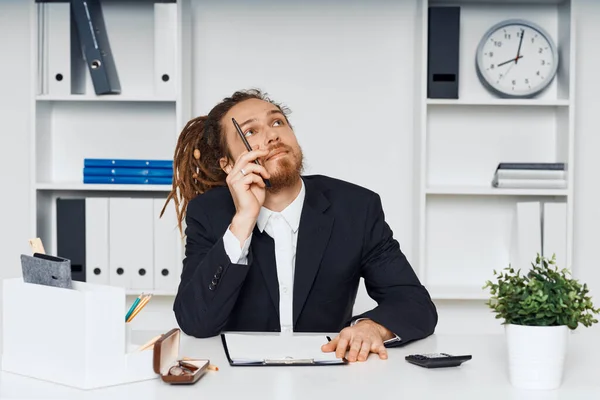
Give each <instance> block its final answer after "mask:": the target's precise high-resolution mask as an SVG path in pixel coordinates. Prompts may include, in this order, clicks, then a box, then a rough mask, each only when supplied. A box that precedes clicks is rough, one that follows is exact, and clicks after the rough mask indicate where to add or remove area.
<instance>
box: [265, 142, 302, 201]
mask: <svg viewBox="0 0 600 400" xmlns="http://www.w3.org/2000/svg"><path fill="white" fill-rule="evenodd" d="M279 148H283V149H285V150H287V154H286V155H285V156H284V157H281V158H279V159H277V160H275V162H276V164H277V167H276V170H275V171H269V173H270V177H269V181H270V182H271V187H270V188H267V190H268V191H269V192H270V193H277V192H279V191H280V190H282V189H285V188H288V187H292V186H294V185H295V184H296V183H297V182H298V180H299V179H300V175H301V174H302V171H303V170H304V155H303V154H302V149H301V148H300V147H299V146H298V148H297V150H296V151H294V149H292V148H291V147H290V146H287V145H284V144H280V145H277V146H275V147H274V148H273V149H272V150H271V151H274V150H276V149H279Z"/></svg>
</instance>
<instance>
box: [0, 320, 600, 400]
mask: <svg viewBox="0 0 600 400" xmlns="http://www.w3.org/2000/svg"><path fill="white" fill-rule="evenodd" d="M584 330H585V331H584ZM151 334H152V333H149V335H151ZM599 339H600V335H599V334H598V330H595V329H593V328H592V329H590V328H587V329H586V328H583V329H580V330H579V331H577V332H576V333H574V334H572V335H571V336H570V346H569V354H568V358H567V361H566V363H567V364H566V369H565V376H564V381H563V385H562V387H561V388H560V389H559V390H556V391H540V392H531V391H522V390H516V389H514V388H512V386H511V385H510V384H509V382H508V375H507V372H506V370H505V369H506V355H505V351H506V347H505V341H504V336H503V335H487V336H486V335H481V336H476V335H474V336H463V335H460V336H459V335H456V336H454V335H449V336H445V335H434V336H431V337H429V338H427V339H424V340H421V341H419V342H415V343H411V344H409V345H407V346H405V347H401V348H393V349H389V358H388V359H387V360H379V358H378V357H377V356H375V355H371V357H370V358H369V360H367V361H366V362H362V363H354V364H350V365H346V366H325V367H324V366H319V367H230V366H229V365H228V363H227V361H226V358H225V355H224V353H223V348H222V345H221V342H220V340H219V338H210V339H195V338H191V337H186V336H185V335H182V339H181V348H182V354H184V355H186V356H190V357H203V358H209V359H210V360H211V363H213V364H215V365H217V366H218V367H219V369H220V370H219V371H216V372H211V371H209V372H207V374H206V375H204V376H203V377H202V378H201V379H200V380H199V381H198V382H197V383H196V384H195V385H191V386H170V385H168V384H166V383H164V382H162V381H160V380H158V379H156V380H151V381H146V382H139V383H134V384H129V385H121V386H114V387H109V388H104V389H99V390H92V391H83V390H78V389H73V388H69V387H65V386H61V385H55V384H52V383H48V382H43V381H38V380H35V379H31V378H26V377H22V376H18V375H14V374H10V373H5V372H2V373H1V374H0V398H1V399H6V398H11V399H33V398H36V399H111V400H119V399H143V400H150V399H161V400H162V399H169V400H177V399H185V400H189V399H200V398H203V399H233V398H241V399H244V400H247V399H261V400H266V399H276V400H288V399H290V400H291V399H294V400H295V399H311V400H317V399H356V398H358V399H360V398H366V399H367V400H370V399H376V400H382V399H394V400H398V399H409V398H410V399H477V400H479V399H485V400H495V399H502V400H507V399H526V400H536V399H544V400H545V399H552V400H553V399H569V400H571V399H572V400H577V399H586V400H587V399H599V398H600V340H599ZM417 352H422V353H436V352H446V353H450V354H472V355H473V359H472V360H470V361H468V362H466V363H464V364H463V365H462V366H461V367H457V368H447V369H436V370H428V369H425V368H421V367H418V366H415V365H412V364H409V363H407V362H406V361H405V360H404V356H405V355H407V354H412V353H417ZM32 362H35V360H32ZM365 396H368V397H365Z"/></svg>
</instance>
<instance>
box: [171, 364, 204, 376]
mask: <svg viewBox="0 0 600 400" xmlns="http://www.w3.org/2000/svg"><path fill="white" fill-rule="evenodd" d="M196 370H198V367H196V366H195V365H193V364H190V363H186V362H184V361H179V362H178V363H177V365H174V366H172V367H171V368H170V369H169V375H173V376H181V375H192V374H194V372H196Z"/></svg>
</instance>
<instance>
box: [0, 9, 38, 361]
mask: <svg viewBox="0 0 600 400" xmlns="http://www.w3.org/2000/svg"><path fill="white" fill-rule="evenodd" d="M28 3H29V2H28V1H23V0H3V1H2V2H1V3H0V54H2V62H0V82H1V85H0V86H1V90H0V154H1V155H0V176H1V177H2V179H1V182H2V189H1V195H0V255H1V257H2V265H0V278H7V277H16V276H19V274H20V270H21V267H20V261H19V256H20V254H21V253H27V252H29V251H30V250H29V245H28V244H27V239H29V237H30V235H31V231H30V230H31V221H30V219H31V218H30V215H31V214H30V197H31V196H30V186H29V161H30V160H29V146H30V140H29V134H30V129H29V128H30V119H31V114H30V101H31V100H30V98H31V86H30V83H31V82H30V75H29V74H30V72H29V62H30V61H29V60H30V52H29V48H30V32H31V26H30V20H29V4H28ZM1 294H2V288H1V287H0V295H1ZM0 315H1V313H0ZM1 327H2V320H1V319H0V328H1ZM0 349H1V348H0Z"/></svg>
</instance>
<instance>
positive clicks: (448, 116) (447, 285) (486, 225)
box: [414, 0, 575, 300]
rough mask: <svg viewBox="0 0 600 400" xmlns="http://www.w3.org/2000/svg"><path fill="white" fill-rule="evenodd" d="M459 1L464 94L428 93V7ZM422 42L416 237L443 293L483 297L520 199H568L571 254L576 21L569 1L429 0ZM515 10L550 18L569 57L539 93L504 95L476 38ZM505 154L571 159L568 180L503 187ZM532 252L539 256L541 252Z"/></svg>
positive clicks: (505, 259)
mask: <svg viewBox="0 0 600 400" xmlns="http://www.w3.org/2000/svg"><path fill="white" fill-rule="evenodd" d="M447 5H452V6H460V7H461V31H460V61H459V99H430V98H427V47H428V46H427V44H428V34H427V33H428V26H427V25H428V7H430V6H447ZM418 11H419V14H420V20H419V21H420V22H419V23H418V24H417V30H416V33H415V36H416V37H417V38H418V42H417V43H416V51H417V54H416V57H415V59H416V65H415V71H416V73H417V79H416V90H415V93H416V110H417V112H416V114H415V115H416V117H415V128H416V129H415V134H416V138H415V145H416V151H415V154H416V157H415V160H416V165H415V170H416V171H419V173H418V176H417V179H416V187H415V193H416V202H415V204H417V205H418V211H417V212H416V213H415V223H414V227H415V237H416V238H417V245H416V247H417V252H416V253H417V254H418V260H417V261H416V263H415V265H417V266H418V268H417V269H418V273H419V276H420V278H421V279H422V281H423V283H424V284H425V285H426V286H427V287H428V288H429V290H430V292H431V294H432V296H433V297H434V298H435V299H438V300H443V299H447V300H483V299H487V298H488V297H489V293H487V292H484V291H483V290H482V289H481V288H482V286H483V285H484V284H485V280H487V279H490V278H492V271H493V270H494V269H496V270H499V269H502V268H505V267H507V266H508V265H509V258H510V239H511V225H512V223H513V220H512V217H513V214H514V212H515V207H516V203H517V202H520V201H540V202H565V203H566V204H567V214H568V215H567V219H568V223H567V232H566V235H567V263H568V266H567V267H570V266H571V259H572V247H573V246H572V241H573V234H572V232H573V228H572V226H573V222H572V221H573V193H574V191H573V176H574V173H573V171H574V163H573V148H574V145H573V143H574V140H575V133H574V132H575V131H574V116H575V110H574V108H575V104H574V99H575V96H574V88H575V85H574V79H575V76H574V75H575V67H574V60H575V37H574V34H575V29H574V22H573V19H572V16H571V15H572V14H571V4H570V1H560V0H558V1H557V0H554V1H544V0H536V1H533V0H532V1H500V0H497V1H493V0H487V1H484V0H465V1H444V0H437V1H436V0H430V1H427V0H421V1H419V10H418ZM509 18H521V19H526V20H530V21H532V22H535V23H537V24H539V25H541V26H542V27H544V28H545V29H546V30H547V31H548V32H549V33H550V35H551V36H552V37H553V39H554V40H555V42H556V44H557V47H558V50H559V53H560V65H559V68H558V72H557V77H556V78H555V79H554V81H553V82H552V84H551V85H550V86H549V87H548V89H547V90H546V91H545V92H543V93H542V94H541V95H540V96H538V97H537V98H533V99H515V100H513V99H500V98H497V97H496V96H494V95H493V94H491V93H490V92H488V91H487V90H486V88H485V87H484V86H483V85H482V84H481V83H480V81H479V79H478V77H477V75H476V71H475V52H476V48H477V44H478V42H479V40H480V39H481V37H482V36H483V35H484V34H485V32H486V31H487V29H488V28H489V27H491V26H492V25H494V24H495V23H497V22H500V21H502V20H505V19H509ZM499 162H565V163H567V164H568V189H497V188H494V187H492V185H491V181H492V178H493V175H494V171H495V169H496V166H497V165H498V163H499ZM534 256H535V255H532V261H533V257H534Z"/></svg>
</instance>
